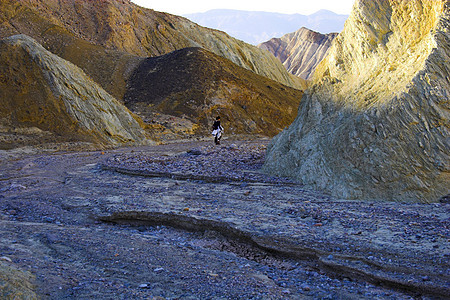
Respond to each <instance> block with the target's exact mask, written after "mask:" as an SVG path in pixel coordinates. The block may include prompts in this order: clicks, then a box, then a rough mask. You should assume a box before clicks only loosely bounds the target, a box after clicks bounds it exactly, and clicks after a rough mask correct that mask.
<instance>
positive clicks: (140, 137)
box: [0, 35, 146, 146]
mask: <svg viewBox="0 0 450 300" xmlns="http://www.w3.org/2000/svg"><path fill="white" fill-rule="evenodd" d="M0 103H1V105H0V122H1V124H0V125H1V127H2V128H5V127H6V128H10V129H14V130H15V131H16V133H17V129H18V128H23V129H24V131H25V129H26V128H35V131H39V132H48V133H49V134H50V135H51V137H48V139H49V140H52V141H55V142H61V141H85V142H90V143H94V144H96V145H100V146H119V145H127V144H141V143H145V142H146V135H145V132H144V130H143V129H142V128H141V125H140V123H139V122H138V121H139V118H138V117H137V116H133V115H132V113H131V112H130V111H129V110H128V109H127V108H126V107H125V106H123V105H122V104H121V103H119V102H118V101H117V100H116V99H114V98H113V97H112V96H111V95H109V94H108V93H107V92H105V91H104V90H103V89H102V88H101V87H100V86H98V85H97V84H96V83H95V82H94V81H92V80H91V79H90V78H88V76H87V75H86V74H85V73H84V72H83V71H82V70H81V69H80V68H78V67H77V66H75V65H73V64H72V63H70V62H68V61H65V60H63V59H61V58H60V57H58V56H56V55H54V54H52V53H50V52H48V51H47V50H45V49H44V48H43V47H42V46H41V45H39V44H38V43H37V42H36V41H35V40H33V39H32V38H30V37H28V36H25V35H17V36H12V37H10V38H6V39H3V40H1V41H0ZM2 142H3V143H2V144H4V145H3V146H5V145H6V144H8V143H10V142H14V141H12V140H10V141H8V140H4V141H2ZM40 142H42V141H39V140H38V141H34V142H33V141H29V143H27V144H33V143H40Z"/></svg>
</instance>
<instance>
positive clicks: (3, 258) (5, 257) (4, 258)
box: [0, 256, 12, 263]
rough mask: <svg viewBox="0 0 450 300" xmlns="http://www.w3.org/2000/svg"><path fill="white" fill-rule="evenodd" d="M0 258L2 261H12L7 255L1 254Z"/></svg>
mask: <svg viewBox="0 0 450 300" xmlns="http://www.w3.org/2000/svg"><path fill="white" fill-rule="evenodd" d="M0 260H3V261H7V262H10V263H12V260H11V258H9V257H7V256H2V257H0Z"/></svg>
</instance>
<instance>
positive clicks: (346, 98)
mask: <svg viewBox="0 0 450 300" xmlns="http://www.w3.org/2000/svg"><path fill="white" fill-rule="evenodd" d="M449 10H450V4H449V1H431V0H421V1H419V0H412V1H384V0H376V1H372V0H371V1H368V0H367V1H366V0H359V1H356V3H355V5H354V8H353V11H352V14H351V16H350V18H349V20H348V21H347V23H346V25H345V28H344V30H343V32H342V33H341V34H339V35H338V37H336V39H335V41H334V43H333V45H332V46H331V48H330V49H329V53H328V55H327V57H326V58H325V59H324V60H323V61H322V62H321V63H320V64H319V66H318V67H317V69H316V72H315V75H314V79H313V80H314V81H313V85H312V87H311V88H310V89H309V90H308V91H307V92H306V93H305V95H304V97H303V99H302V101H301V102H300V107H299V113H298V116H297V118H296V120H295V121H294V123H293V124H292V125H291V126H290V127H289V128H288V129H287V130H285V131H283V132H282V133H281V134H280V135H278V136H277V137H276V138H275V139H274V140H273V142H272V144H271V146H270V147H269V150H268V156H267V161H266V163H265V167H264V168H265V171H266V172H273V173H276V174H281V175H285V176H292V177H295V178H297V179H299V180H301V181H302V182H303V183H305V184H306V185H309V186H313V187H315V188H319V189H323V190H326V191H328V192H330V193H332V194H334V195H336V196H339V197H343V198H355V199H382V200H396V201H410V202H414V201H422V202H433V201H438V200H439V198H441V197H442V196H444V195H447V194H448V193H449V186H450V178H449V171H450V166H449V162H450V157H449V149H450V145H449V102H448V99H449V94H450V88H449V87H450V67H449V66H450V64H449V60H450V46H449V45H450V35H449V26H450V25H449V14H450V13H449Z"/></svg>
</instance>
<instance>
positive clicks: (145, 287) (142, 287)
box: [139, 283, 149, 289]
mask: <svg viewBox="0 0 450 300" xmlns="http://www.w3.org/2000/svg"><path fill="white" fill-rule="evenodd" d="M139 287H140V288H141V289H148V288H149V286H148V284H146V283H142V284H140V285H139Z"/></svg>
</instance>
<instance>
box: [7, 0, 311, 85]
mask: <svg viewBox="0 0 450 300" xmlns="http://www.w3.org/2000/svg"><path fill="white" fill-rule="evenodd" d="M0 20H3V21H4V22H3V23H1V25H0V37H7V36H10V35H13V34H19V33H23V34H27V35H29V36H31V37H33V38H34V39H36V40H37V41H38V42H39V43H41V44H43V45H45V44H46V43H47V42H48V43H49V46H50V47H51V48H53V49H52V50H51V51H52V52H54V53H57V54H58V55H60V56H61V57H62V58H64V59H67V60H69V61H72V62H73V63H75V64H77V65H78V61H77V60H76V58H77V57H76V51H77V48H76V47H70V45H71V43H72V42H71V41H67V39H60V38H59V35H60V34H61V29H62V30H63V31H65V33H70V34H72V35H74V36H75V37H77V38H80V39H82V40H84V41H85V42H88V43H90V44H92V45H97V46H102V47H105V48H106V49H108V50H118V51H122V52H125V53H128V54H131V55H136V56H141V57H148V56H152V57H153V56H160V55H164V54H167V53H170V52H172V51H175V50H179V49H183V48H186V47H202V48H204V49H207V50H209V51H211V52H213V53H216V54H217V55H220V56H223V57H225V58H227V59H229V60H231V61H232V62H233V63H235V64H237V65H239V66H242V67H244V68H246V69H249V70H251V71H253V72H255V73H257V74H259V75H262V76H265V77H268V78H270V79H273V80H275V81H278V82H280V83H283V84H285V85H288V86H291V87H296V88H302V85H301V82H300V81H298V80H297V78H295V77H294V76H291V74H289V73H288V72H287V71H286V70H285V68H284V67H283V65H282V64H281V63H280V62H279V61H278V60H277V59H276V58H275V57H273V55H270V54H269V53H267V52H266V51H263V50H261V49H259V48H257V47H256V46H252V45H249V44H247V43H245V42H243V41H239V40H237V39H234V38H232V37H230V36H229V35H227V34H226V33H224V32H222V31H218V30H213V29H209V28H205V27H201V26H199V25H197V24H195V23H193V22H191V21H189V20H188V19H185V18H183V17H179V16H174V15H170V14H167V13H161V12H156V11H153V10H151V9H145V8H142V7H139V6H137V5H135V4H134V3H131V2H130V1H122V0H102V1H84V0H1V1H0ZM35 27H37V28H39V30H34V28H35ZM55 39H56V40H59V42H58V43H56V46H55V45H53V46H52V45H51V42H52V40H53V43H54V40H55ZM61 48H66V49H67V50H65V51H61V52H63V53H58V52H59V51H60V50H61ZM85 50H86V49H85ZM88 50H90V51H93V52H94V54H95V55H96V56H98V55H99V54H97V53H96V51H97V49H88ZM74 52H75V53H74ZM72 59H73V60H72ZM83 64H84V65H87V66H88V64H87V63H86V61H84V62H83ZM79 66H80V65H79ZM80 67H83V70H85V71H86V69H85V68H84V66H80ZM88 67H89V66H88ZM90 71H91V72H94V71H95V70H94V69H92V68H91V69H90ZM93 77H95V76H93ZM103 87H104V88H107V87H105V85H103Z"/></svg>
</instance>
